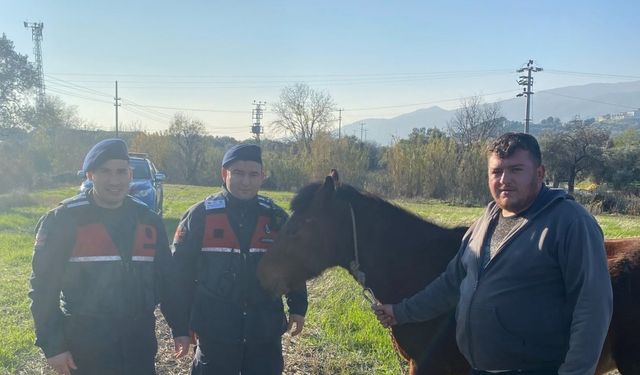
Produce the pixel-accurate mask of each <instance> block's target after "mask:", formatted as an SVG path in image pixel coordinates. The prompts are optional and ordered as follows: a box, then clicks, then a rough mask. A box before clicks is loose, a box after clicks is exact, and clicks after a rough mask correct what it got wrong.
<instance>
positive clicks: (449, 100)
mask: <svg viewBox="0 0 640 375" xmlns="http://www.w3.org/2000/svg"><path fill="white" fill-rule="evenodd" d="M513 91H514V90H513V89H511V90H504V91H496V92H490V93H487V94H484V95H485V96H489V95H499V94H506V93H512V92H513ZM471 97H473V95H471V96H462V97H458V98H449V99H440V100H434V101H431V102H421V103H412V104H397V105H387V106H380V107H364V108H348V109H343V111H345V112H355V111H369V110H374V109H393V108H403V107H414V106H418V105H430V104H438V103H444V102H453V101H460V100H463V99H468V98H471Z"/></svg>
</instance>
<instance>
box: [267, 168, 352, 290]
mask: <svg viewBox="0 0 640 375" xmlns="http://www.w3.org/2000/svg"><path fill="white" fill-rule="evenodd" d="M336 176H337V172H336V175H330V176H327V177H326V178H325V180H324V182H322V183H312V184H309V185H307V186H305V187H304V188H302V189H301V190H300V191H299V192H298V193H297V194H296V196H295V197H294V198H293V200H292V201H291V209H292V211H293V213H292V215H291V217H289V219H288V220H287V222H286V223H285V225H284V226H283V227H282V229H281V230H280V232H279V233H278V237H277V239H276V241H275V242H274V244H273V246H272V248H271V249H270V250H269V251H268V252H267V253H266V254H265V255H264V256H263V257H262V260H261V261H260V264H259V265H258V271H257V272H258V279H259V280H260V282H261V283H262V286H263V287H264V288H265V289H267V290H269V291H271V292H272V293H273V294H275V295H281V294H283V293H286V292H287V291H289V290H291V289H296V288H297V287H299V286H300V285H302V283H304V282H305V281H306V280H309V279H312V278H314V277H316V276H318V275H320V274H321V273H322V271H324V270H325V269H327V268H329V267H332V266H336V265H346V264H348V262H349V259H348V257H347V255H346V254H344V249H345V248H346V246H345V241H346V242H348V243H350V240H347V239H345V238H343V237H344V235H345V231H344V230H343V228H345V225H350V224H349V223H350V222H347V221H346V220H347V219H348V212H349V206H348V203H347V202H345V201H343V200H339V199H336V194H337V191H336V188H337V186H336ZM347 228H350V226H347ZM347 232H348V231H347Z"/></svg>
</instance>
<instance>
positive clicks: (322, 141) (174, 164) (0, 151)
mask: <svg viewBox="0 0 640 375" xmlns="http://www.w3.org/2000/svg"><path fill="white" fill-rule="evenodd" d="M35 77H36V76H35V73H34V69H33V66H32V65H31V64H30V63H29V62H28V61H27V59H26V56H22V55H20V54H18V53H16V52H15V51H14V49H13V43H12V42H11V41H10V40H8V39H7V38H6V36H5V35H3V36H2V38H0V169H1V170H2V173H0V192H10V191H13V190H30V189H34V188H44V187H48V186H52V185H56V184H69V183H74V182H75V183H79V179H78V177H77V176H76V171H77V170H78V169H79V168H80V166H81V163H82V158H83V157H84V154H85V153H86V152H87V150H88V149H89V148H90V147H91V145H92V144H94V143H95V142H97V141H98V140H100V139H103V138H106V137H112V136H113V134H112V133H111V132H108V131H103V130H98V129H96V127H94V126H92V125H91V124H90V123H88V122H86V121H85V120H83V119H82V118H80V117H79V116H78V115H77V113H76V111H75V109H74V108H73V107H70V106H67V105H66V104H65V103H64V102H63V101H62V100H61V99H60V98H57V97H53V96H50V97H47V98H46V101H45V105H44V107H43V108H36V107H35V104H34V101H33V91H34V88H35V85H36V80H35ZM273 109H274V110H273V112H274V113H275V115H276V117H277V119H276V120H275V121H274V122H273V123H272V124H270V125H269V127H270V130H271V131H272V132H273V133H275V134H277V135H278V136H279V137H280V138H279V139H276V140H273V139H266V140H262V141H261V145H262V147H263V151H264V155H263V158H264V161H265V171H266V174H267V179H266V181H265V185H264V186H265V188H268V189H274V190H287V191H295V190H297V189H298V188H300V187H301V186H303V185H304V184H306V183H308V182H310V181H314V180H319V179H321V178H323V177H324V176H325V175H326V174H327V173H328V171H329V170H330V169H331V168H337V169H338V170H339V171H340V172H341V175H342V178H343V180H344V181H345V182H347V183H349V184H352V185H354V186H357V187H360V188H363V189H365V190H367V191H370V192H373V193H377V194H380V195H383V196H385V197H389V198H418V199H431V198H434V199H441V200H446V201H451V202H455V203H462V204H485V203H486V202H487V201H489V198H490V197H489V193H488V189H487V186H486V173H487V172H486V155H485V149H486V146H487V142H489V141H490V140H491V139H492V138H493V137H495V136H498V135H500V134H502V133H504V132H506V131H514V130H515V131H520V130H521V129H522V128H521V127H519V125H520V124H518V123H514V122H510V121H508V120H506V119H505V118H504V117H503V116H502V115H501V113H500V108H499V106H498V105H496V104H486V103H484V102H483V100H482V98H481V97H471V98H466V99H464V100H463V101H462V102H461V103H460V108H459V109H458V110H457V111H456V112H455V115H454V117H453V118H452V119H451V120H450V122H449V124H448V127H447V128H446V129H436V128H432V127H429V126H428V124H416V127H415V128H414V129H413V131H412V132H411V134H410V135H409V136H408V137H407V138H402V139H395V140H394V142H393V143H392V144H391V145H388V146H380V145H376V144H374V143H371V142H363V141H361V140H359V139H357V138H356V137H354V136H343V137H337V136H336V135H335V134H334V133H333V132H332V126H333V124H334V123H335V118H334V115H335V113H336V112H337V105H336V104H335V102H334V101H333V98H332V97H331V95H330V94H329V93H327V92H324V91H318V90H315V89H313V88H312V87H310V86H309V85H307V84H305V83H297V84H294V85H292V86H288V87H285V88H283V89H282V91H281V95H280V97H279V98H278V101H277V102H276V104H274V105H273ZM206 129H207V127H206V124H205V123H204V122H203V121H201V120H199V119H196V118H193V117H189V116H188V115H186V114H183V113H176V114H175V115H174V117H173V118H172V120H171V121H170V122H169V124H168V126H167V128H166V129H165V130H162V131H155V132H146V131H139V130H138V131H136V130H130V131H124V132H121V133H120V136H121V137H122V138H124V139H125V140H126V141H127V142H128V144H129V146H130V149H131V151H136V152H145V153H148V154H149V155H150V156H151V159H152V160H153V161H154V163H155V164H156V166H157V167H158V169H159V170H161V171H163V172H165V173H166V175H167V176H168V182H171V183H179V184H194V185H208V186H220V185H221V183H222V181H221V179H220V172H219V171H220V164H221V161H222V156H223V154H224V152H225V150H226V149H227V148H229V147H230V146H231V145H233V144H237V143H238V141H237V140H236V139H233V138H231V137H219V136H214V135H210V134H207V131H206ZM532 131H534V134H535V132H536V131H537V134H535V135H536V136H537V138H538V140H539V141H540V145H541V148H542V152H543V162H544V164H545V165H546V167H547V178H548V184H549V185H552V186H562V187H565V188H567V189H568V190H569V191H570V192H574V190H576V185H577V184H578V183H579V182H582V183H583V184H584V185H585V187H586V188H587V189H586V191H587V192H586V193H585V192H584V190H585V189H582V190H581V191H580V192H578V191H575V194H576V195H577V196H578V197H579V198H580V199H582V200H583V202H585V203H586V204H588V205H589V206H590V207H591V208H593V209H595V210H600V211H602V210H604V211H606V210H617V211H621V212H630V213H636V214H640V204H639V203H638V201H640V200H639V199H638V195H639V193H640V132H638V130H637V128H635V129H634V128H631V129H628V130H626V131H625V132H622V133H618V134H615V135H613V136H612V135H611V132H610V130H609V129H607V128H603V127H602V126H599V125H598V124H596V123H594V122H592V121H579V120H575V121H571V122H568V123H564V124H563V123H562V122H560V120H558V119H555V118H551V117H550V118H548V119H545V120H543V121H542V122H541V124H539V126H536V125H533V126H532ZM245 142H255V141H245Z"/></svg>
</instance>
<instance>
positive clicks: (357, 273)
mask: <svg viewBox="0 0 640 375" xmlns="http://www.w3.org/2000/svg"><path fill="white" fill-rule="evenodd" d="M349 211H351V228H352V232H353V254H354V257H353V260H352V261H351V263H350V264H349V268H350V270H351V274H352V275H353V277H355V278H356V281H357V282H358V284H360V286H361V287H362V295H363V296H364V298H365V299H366V300H367V301H368V302H369V303H370V304H371V305H372V306H373V305H380V304H381V303H380V301H379V300H378V299H377V298H376V295H375V294H374V293H373V290H371V288H368V287H367V286H366V285H365V281H366V275H365V273H364V272H363V271H361V270H360V255H359V251H358V231H357V230H356V214H355V212H354V211H353V206H352V205H351V203H349ZM387 332H388V333H389V338H390V339H391V344H392V345H393V351H394V352H395V353H396V359H397V360H398V367H400V370H402V362H403V361H402V360H403V358H402V357H401V356H400V348H399V347H398V343H397V342H396V339H395V338H394V337H393V334H392V332H391V327H388V328H387Z"/></svg>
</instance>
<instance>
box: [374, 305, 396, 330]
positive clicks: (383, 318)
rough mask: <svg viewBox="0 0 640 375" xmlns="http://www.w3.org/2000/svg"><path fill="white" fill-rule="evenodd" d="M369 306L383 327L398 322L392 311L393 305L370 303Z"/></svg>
mask: <svg viewBox="0 0 640 375" xmlns="http://www.w3.org/2000/svg"><path fill="white" fill-rule="evenodd" d="M371 308H372V309H373V312H374V313H375V314H376V318H378V321H379V322H380V324H382V326H383V327H384V328H389V327H391V326H393V325H396V324H398V321H396V316H395V314H394V313H393V305H381V304H377V305H372V306H371Z"/></svg>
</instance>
